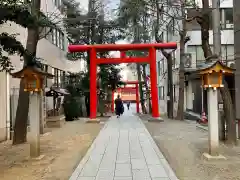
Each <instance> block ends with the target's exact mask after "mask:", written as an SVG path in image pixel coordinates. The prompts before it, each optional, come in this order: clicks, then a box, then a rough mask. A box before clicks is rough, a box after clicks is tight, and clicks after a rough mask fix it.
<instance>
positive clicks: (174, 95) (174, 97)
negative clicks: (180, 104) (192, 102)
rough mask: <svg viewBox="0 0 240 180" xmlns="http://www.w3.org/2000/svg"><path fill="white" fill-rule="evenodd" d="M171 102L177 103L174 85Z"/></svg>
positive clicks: (174, 86)
mask: <svg viewBox="0 0 240 180" xmlns="http://www.w3.org/2000/svg"><path fill="white" fill-rule="evenodd" d="M173 101H174V102H177V96H176V85H173Z"/></svg>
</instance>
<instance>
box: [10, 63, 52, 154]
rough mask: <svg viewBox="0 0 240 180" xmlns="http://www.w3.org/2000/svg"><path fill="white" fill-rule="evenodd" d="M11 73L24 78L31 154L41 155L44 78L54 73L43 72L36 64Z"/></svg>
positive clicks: (50, 76) (15, 76)
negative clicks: (27, 101)
mask: <svg viewBox="0 0 240 180" xmlns="http://www.w3.org/2000/svg"><path fill="white" fill-rule="evenodd" d="M11 75H12V76H13V77H14V78H20V79H23V80H24V91H25V92H29V96H30V97H29V119H30V138H29V139H28V140H29V143H30V156H31V157H38V156H39V155H40V117H41V113H40V110H41V108H40V107H41V106H40V104H41V92H42V90H43V82H44V78H45V77H47V78H53V75H52V74H49V73H46V72H43V71H42V70H41V69H39V68H38V67H36V66H26V67H24V68H23V69H22V70H20V71H18V72H15V73H11Z"/></svg>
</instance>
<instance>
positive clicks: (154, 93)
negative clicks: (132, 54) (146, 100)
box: [149, 47, 160, 117]
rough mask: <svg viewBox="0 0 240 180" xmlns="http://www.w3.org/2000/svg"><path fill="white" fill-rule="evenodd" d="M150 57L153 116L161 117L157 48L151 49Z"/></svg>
mask: <svg viewBox="0 0 240 180" xmlns="http://www.w3.org/2000/svg"><path fill="white" fill-rule="evenodd" d="M149 59H150V80H151V99H152V117H159V115H160V114H159V109H158V89H157V65H156V49H155V48H153V47H152V48H151V49H149Z"/></svg>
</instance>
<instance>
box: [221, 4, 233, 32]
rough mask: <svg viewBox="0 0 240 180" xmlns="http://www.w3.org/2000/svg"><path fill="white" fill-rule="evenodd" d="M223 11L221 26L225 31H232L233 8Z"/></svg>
mask: <svg viewBox="0 0 240 180" xmlns="http://www.w3.org/2000/svg"><path fill="white" fill-rule="evenodd" d="M223 10H224V17H225V18H224V19H223V22H222V23H223V24H224V28H226V29H232V28H233V8H227V9H223Z"/></svg>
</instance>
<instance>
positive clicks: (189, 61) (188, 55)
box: [184, 53, 192, 68]
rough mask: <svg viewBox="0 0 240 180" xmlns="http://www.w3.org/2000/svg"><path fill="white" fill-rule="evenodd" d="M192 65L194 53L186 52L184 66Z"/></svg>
mask: <svg viewBox="0 0 240 180" xmlns="http://www.w3.org/2000/svg"><path fill="white" fill-rule="evenodd" d="M191 66H192V54H191V53H185V58H184V67H185V68H190V67H191Z"/></svg>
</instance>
